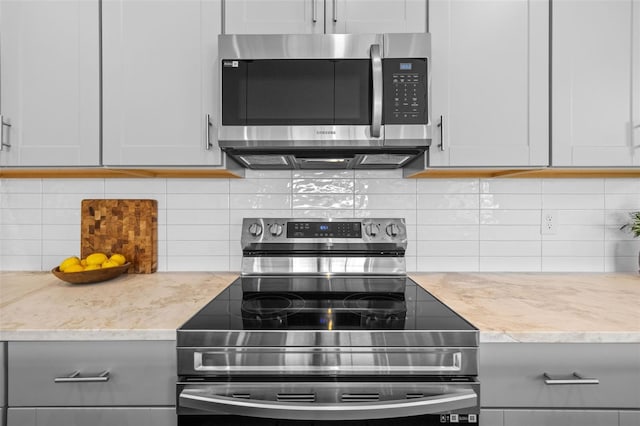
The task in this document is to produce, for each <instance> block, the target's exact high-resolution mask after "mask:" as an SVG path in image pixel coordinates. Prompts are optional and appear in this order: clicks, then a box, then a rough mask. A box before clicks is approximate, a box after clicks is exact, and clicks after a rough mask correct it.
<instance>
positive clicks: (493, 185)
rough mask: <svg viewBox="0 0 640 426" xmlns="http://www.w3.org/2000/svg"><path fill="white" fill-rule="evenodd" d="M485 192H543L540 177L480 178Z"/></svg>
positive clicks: (481, 190)
mask: <svg viewBox="0 0 640 426" xmlns="http://www.w3.org/2000/svg"><path fill="white" fill-rule="evenodd" d="M480 192H481V193H483V194H539V193H541V192H542V181H541V180H540V179H480Z"/></svg>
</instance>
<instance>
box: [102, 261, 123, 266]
mask: <svg viewBox="0 0 640 426" xmlns="http://www.w3.org/2000/svg"><path fill="white" fill-rule="evenodd" d="M116 266H120V265H118V264H117V263H116V262H114V261H113V260H105V261H104V262H103V263H102V267H103V268H115V267H116Z"/></svg>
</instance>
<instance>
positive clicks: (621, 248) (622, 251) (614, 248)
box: [604, 238, 640, 258]
mask: <svg viewBox="0 0 640 426" xmlns="http://www.w3.org/2000/svg"><path fill="white" fill-rule="evenodd" d="M638 253H640V238H635V239H633V240H628V241H605V243H604V256H605V257H606V258H611V257H633V256H635V257H636V258H637V257H638Z"/></svg>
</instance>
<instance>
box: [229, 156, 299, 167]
mask: <svg viewBox="0 0 640 426" xmlns="http://www.w3.org/2000/svg"><path fill="white" fill-rule="evenodd" d="M238 158H239V159H240V160H241V161H242V162H243V163H245V164H246V165H247V166H249V167H254V166H271V167H278V166H280V167H283V166H288V165H289V160H288V159H287V157H286V156H284V155H240V156H238Z"/></svg>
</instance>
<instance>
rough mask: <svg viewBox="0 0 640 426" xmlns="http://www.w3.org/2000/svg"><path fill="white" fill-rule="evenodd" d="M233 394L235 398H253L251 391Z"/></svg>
mask: <svg viewBox="0 0 640 426" xmlns="http://www.w3.org/2000/svg"><path fill="white" fill-rule="evenodd" d="M231 396H232V397H233V398H240V399H251V394H250V393H232V394H231Z"/></svg>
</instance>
